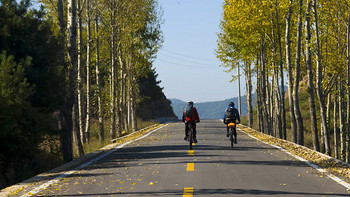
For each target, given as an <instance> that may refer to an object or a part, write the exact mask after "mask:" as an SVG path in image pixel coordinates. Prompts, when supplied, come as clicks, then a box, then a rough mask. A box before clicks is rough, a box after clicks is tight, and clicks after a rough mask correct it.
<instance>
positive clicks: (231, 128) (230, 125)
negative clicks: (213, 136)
mask: <svg viewBox="0 0 350 197" xmlns="http://www.w3.org/2000/svg"><path fill="white" fill-rule="evenodd" d="M227 126H228V127H229V128H230V130H229V136H230V141H231V148H233V144H234V142H235V137H234V135H233V133H234V131H235V130H236V123H233V122H231V123H228V124H227Z"/></svg>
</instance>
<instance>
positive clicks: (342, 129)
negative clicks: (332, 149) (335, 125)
mask: <svg viewBox="0 0 350 197" xmlns="http://www.w3.org/2000/svg"><path fill="white" fill-rule="evenodd" d="M339 130H340V133H341V135H345V133H346V129H345V125H344V87H343V79H342V78H340V81H339ZM338 136H339V132H338V133H337V135H336V136H334V140H336V142H338ZM335 145H336V147H337V153H338V143H336V144H335ZM343 159H344V158H343Z"/></svg>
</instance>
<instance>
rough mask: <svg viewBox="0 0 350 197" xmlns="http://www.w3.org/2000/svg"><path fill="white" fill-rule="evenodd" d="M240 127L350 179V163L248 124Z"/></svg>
mask: <svg viewBox="0 0 350 197" xmlns="http://www.w3.org/2000/svg"><path fill="white" fill-rule="evenodd" d="M238 127H239V128H240V129H241V130H243V131H244V132H246V133H248V134H250V135H252V136H254V137H256V138H258V139H260V140H262V141H265V142H267V143H269V144H273V145H276V146H280V147H282V148H284V149H286V150H287V151H288V152H290V153H292V154H294V155H297V156H299V157H301V158H304V159H306V160H308V161H311V162H312V163H314V164H316V165H318V166H320V167H321V168H323V169H325V170H327V171H328V172H331V173H333V174H336V175H338V176H341V177H343V178H345V179H347V182H349V181H350V164H347V163H345V162H342V161H339V160H336V159H334V158H332V157H329V156H327V155H325V154H322V153H319V152H317V151H314V150H311V149H309V148H307V147H305V146H300V145H297V144H295V143H292V142H290V141H286V140H282V139H279V138H275V137H273V136H270V135H266V134H264V133H261V132H258V131H256V130H255V129H252V128H249V127H246V126H242V125H238ZM308 138H309V137H308Z"/></svg>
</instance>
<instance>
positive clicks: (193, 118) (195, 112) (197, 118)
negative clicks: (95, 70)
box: [182, 107, 200, 122]
mask: <svg viewBox="0 0 350 197" xmlns="http://www.w3.org/2000/svg"><path fill="white" fill-rule="evenodd" d="M193 111H194V115H192V116H191V117H185V112H182V122H185V121H186V122H190V121H192V122H200V120H199V116H198V112H197V109H196V108H195V107H193Z"/></svg>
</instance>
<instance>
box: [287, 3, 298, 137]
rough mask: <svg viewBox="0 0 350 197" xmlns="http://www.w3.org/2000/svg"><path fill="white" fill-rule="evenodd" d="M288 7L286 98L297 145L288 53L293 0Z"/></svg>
mask: <svg viewBox="0 0 350 197" xmlns="http://www.w3.org/2000/svg"><path fill="white" fill-rule="evenodd" d="M290 4H291V5H290V6H289V9H288V13H287V16H286V35H285V44H286V64H287V68H288V98H289V110H290V119H291V132H292V141H293V142H294V143H297V133H296V129H295V128H296V120H295V113H294V100H293V97H292V96H293V76H292V62H291V52H290V25H291V16H292V4H293V0H290Z"/></svg>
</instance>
